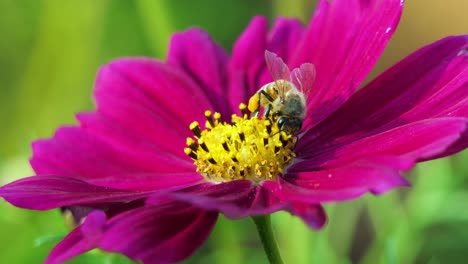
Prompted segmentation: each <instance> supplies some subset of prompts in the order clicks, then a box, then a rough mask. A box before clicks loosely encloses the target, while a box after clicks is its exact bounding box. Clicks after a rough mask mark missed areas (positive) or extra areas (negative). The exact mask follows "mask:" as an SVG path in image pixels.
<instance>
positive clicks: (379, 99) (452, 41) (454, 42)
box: [298, 36, 468, 159]
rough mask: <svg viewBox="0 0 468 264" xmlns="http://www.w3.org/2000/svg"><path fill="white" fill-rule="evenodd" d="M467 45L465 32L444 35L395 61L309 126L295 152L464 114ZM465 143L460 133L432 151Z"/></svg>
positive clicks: (467, 109) (467, 106)
mask: <svg viewBox="0 0 468 264" xmlns="http://www.w3.org/2000/svg"><path fill="white" fill-rule="evenodd" d="M467 43H468V37H466V36H463V37H450V38H445V39H442V40H440V41H438V42H435V43H433V44H431V45H428V46H426V47H424V48H422V49H420V50H419V51H417V52H415V53H413V54H412V55H410V56H408V57H407V58H405V59H404V60H403V61H401V62H400V63H398V64H396V65H395V66H393V67H392V68H390V69H389V70H388V71H386V72H385V73H383V74H382V75H381V76H380V77H379V78H377V79H376V80H374V81H373V82H372V83H370V84H369V85H367V86H366V87H364V88H363V89H361V90H360V91H359V92H357V93H356V94H355V95H353V96H352V97H351V99H350V100H349V101H348V102H346V104H345V105H343V107H342V108H340V109H339V110H338V111H337V112H335V113H334V114H333V115H332V116H330V117H329V118H328V119H327V120H325V121H324V122H322V123H321V124H320V125H318V126H317V127H314V128H313V129H311V130H309V131H308V132H307V133H306V134H305V135H304V136H303V138H302V139H301V142H300V143H299V144H298V146H299V148H298V153H301V154H299V155H300V156H301V155H302V156H304V157H312V156H317V155H320V154H319V152H321V151H322V150H324V149H325V150H328V149H332V148H337V147H339V146H344V145H346V144H350V143H351V142H353V141H355V140H359V139H361V138H365V137H369V136H372V135H375V134H379V133H382V132H384V131H387V130H392V129H394V128H397V127H399V126H402V125H405V124H408V123H412V122H418V121H421V120H425V119H428V120H430V119H431V118H438V117H457V116H459V117H464V118H466V117H468V94H467V91H468V74H467V73H468V70H467V69H468V68H467V66H468V56H466V53H464V52H463V51H464V50H466V49H467V45H468V44H467ZM427 122H429V121H427ZM456 122H460V121H456ZM441 129H444V128H441ZM445 130H447V129H445ZM457 131H458V132H457V133H460V132H461V131H460V130H459V129H457ZM447 133H449V134H447V135H453V133H451V132H450V131H447ZM467 141H468V138H467V137H466V134H465V136H463V137H462V138H460V139H459V140H458V141H457V142H456V143H454V144H453V145H452V146H450V147H449V146H446V147H445V149H447V151H446V152H443V153H433V155H437V156H443V155H447V154H450V153H454V152H456V151H460V150H461V149H464V148H466V146H467ZM306 148H307V149H306ZM434 157H435V156H434ZM424 158H425V159H428V158H430V157H429V156H427V155H426V156H425V157H424Z"/></svg>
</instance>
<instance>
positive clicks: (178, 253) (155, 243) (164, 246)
mask: <svg viewBox="0 0 468 264" xmlns="http://www.w3.org/2000/svg"><path fill="white" fill-rule="evenodd" d="M217 216H218V214H217V213H216V212H206V211H203V210H201V209H198V208H195V207H188V206H187V205H178V204H177V205H175V206H173V207H170V208H167V207H154V206H152V207H143V208H139V209H136V210H132V211H129V212H126V213H123V214H120V215H118V216H116V217H114V218H111V219H110V220H109V221H108V223H107V225H106V226H105V228H104V231H103V235H102V237H101V240H100V243H99V247H100V248H102V249H103V250H106V251H114V252H120V253H122V254H124V255H127V256H128V257H130V258H132V259H135V260H141V261H143V262H144V263H155V262H157V263H174V262H177V261H181V260H183V259H185V258H187V257H189V256H190V255H191V254H192V253H193V252H194V251H195V250H196V249H198V248H199V247H200V246H201V244H202V243H203V242H204V241H205V240H206V238H207V237H208V235H209V234H210V232H211V230H212V228H213V226H214V224H215V223H216V220H217ZM122 237H124V238H125V239H122Z"/></svg>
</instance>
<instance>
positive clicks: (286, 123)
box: [278, 116, 302, 135]
mask: <svg viewBox="0 0 468 264" xmlns="http://www.w3.org/2000/svg"><path fill="white" fill-rule="evenodd" d="M278 127H279V129H280V131H284V132H286V133H287V134H289V135H294V134H296V133H297V132H298V131H299V130H301V127H302V120H301V119H299V118H296V117H287V116H280V117H279V118H278Z"/></svg>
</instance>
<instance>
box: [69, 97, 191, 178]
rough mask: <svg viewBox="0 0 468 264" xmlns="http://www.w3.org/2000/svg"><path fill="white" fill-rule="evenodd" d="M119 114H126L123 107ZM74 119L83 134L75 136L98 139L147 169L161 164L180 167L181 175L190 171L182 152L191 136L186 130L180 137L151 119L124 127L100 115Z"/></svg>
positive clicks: (88, 115) (188, 163)
mask: <svg viewBox="0 0 468 264" xmlns="http://www.w3.org/2000/svg"><path fill="white" fill-rule="evenodd" d="M122 110H123V111H125V106H122V107H119V108H118V110H117V109H116V111H115V112H117V113H118V112H120V111H122ZM142 114H144V113H142ZM124 115H125V114H124ZM134 116H135V115H134ZM77 118H78V120H79V121H80V123H81V127H82V130H84V131H83V132H78V131H77V132H76V133H80V134H84V135H89V136H88V137H96V138H98V139H99V140H101V141H103V142H105V143H107V144H106V145H109V147H111V148H112V149H113V150H114V151H115V152H118V153H119V155H120V156H126V157H128V159H139V160H141V162H142V163H143V164H146V165H148V164H154V163H156V162H158V161H159V162H160V163H163V164H164V163H165V162H168V163H169V164H171V163H172V164H174V165H175V164H177V163H179V166H178V168H180V171H182V170H187V171H193V167H191V166H190V164H191V163H192V162H191V161H190V160H189V159H188V158H187V157H186V155H184V154H183V151H181V149H183V148H184V147H185V142H184V140H183V139H184V136H187V135H189V134H190V133H191V132H187V131H188V127H187V128H185V129H184V131H182V133H176V132H175V131H172V130H171V129H169V128H167V127H165V128H160V127H162V126H163V125H162V124H157V123H155V122H154V121H155V120H154V119H152V116H151V115H148V116H146V117H145V118H143V119H144V120H142V119H138V118H134V119H132V121H131V122H132V123H127V124H124V125H122V124H120V122H119V121H115V120H113V119H111V118H109V117H107V116H104V115H103V114H101V113H99V112H98V113H80V114H78V115H77ZM138 121H140V122H138ZM133 122H134V123H133ZM149 124H153V125H154V126H151V125H149ZM127 125H129V126H127ZM150 131H152V133H150ZM164 133H165V134H164ZM155 135H157V137H156V136H155ZM82 137H83V136H82Z"/></svg>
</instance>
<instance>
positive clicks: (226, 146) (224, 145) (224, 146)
mask: <svg viewBox="0 0 468 264" xmlns="http://www.w3.org/2000/svg"><path fill="white" fill-rule="evenodd" d="M223 148H224V150H225V151H229V146H228V144H227V142H226V141H224V142H223Z"/></svg>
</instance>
